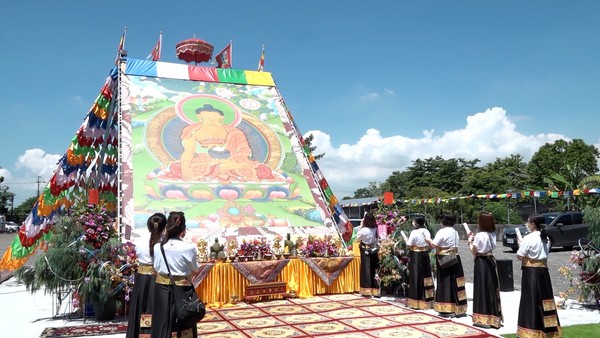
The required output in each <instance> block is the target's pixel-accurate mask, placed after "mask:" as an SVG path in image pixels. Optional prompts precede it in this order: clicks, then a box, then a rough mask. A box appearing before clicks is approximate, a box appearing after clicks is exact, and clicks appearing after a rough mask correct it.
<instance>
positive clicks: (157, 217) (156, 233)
mask: <svg viewBox="0 0 600 338" xmlns="http://www.w3.org/2000/svg"><path fill="white" fill-rule="evenodd" d="M146 226H147V227H148V231H150V243H149V245H150V256H152V257H154V244H156V243H158V242H159V241H160V236H161V235H162V233H163V231H164V230H165V227H166V226H167V217H165V215H164V214H163V213H161V212H157V213H155V214H154V215H152V216H150V217H149V218H148V221H147V222H146Z"/></svg>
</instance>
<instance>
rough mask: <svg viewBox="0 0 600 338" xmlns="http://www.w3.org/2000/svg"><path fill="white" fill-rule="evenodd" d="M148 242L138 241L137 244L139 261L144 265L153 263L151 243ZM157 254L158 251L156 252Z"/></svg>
mask: <svg viewBox="0 0 600 338" xmlns="http://www.w3.org/2000/svg"><path fill="white" fill-rule="evenodd" d="M148 242H149V240H148V241H146V242H138V243H137V244H136V245H135V254H136V255H137V260H138V263H140V264H143V265H152V256H150V246H149V245H150V243H148ZM154 255H155V256H156V251H155V252H154Z"/></svg>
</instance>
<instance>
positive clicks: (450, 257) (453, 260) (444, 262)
mask: <svg viewBox="0 0 600 338" xmlns="http://www.w3.org/2000/svg"><path fill="white" fill-rule="evenodd" d="M437 259H438V264H439V265H440V268H442V269H447V268H449V267H451V266H454V265H456V264H458V258H457V257H456V254H455V253H450V254H447V255H438V256H437Z"/></svg>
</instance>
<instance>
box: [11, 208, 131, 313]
mask: <svg viewBox="0 0 600 338" xmlns="http://www.w3.org/2000/svg"><path fill="white" fill-rule="evenodd" d="M136 264H137V257H136V255H135V246H134V245H133V244H132V243H129V242H128V243H121V242H120V240H119V238H118V236H117V234H116V231H115V230H114V227H113V221H112V218H111V217H110V216H109V215H108V212H107V210H106V209H105V208H103V207H101V206H98V205H86V206H84V207H82V208H81V209H77V210H74V211H73V212H71V213H70V214H69V215H67V216H63V217H61V218H60V219H59V220H58V222H57V223H56V224H55V225H54V229H53V235H52V237H51V239H50V240H49V243H48V248H47V250H46V252H45V253H44V254H43V255H42V256H40V257H39V258H38V259H37V260H36V262H35V264H34V265H33V266H31V267H30V266H24V267H21V268H20V269H18V270H17V271H16V273H15V274H16V276H17V278H19V279H20V280H21V281H23V283H24V284H25V285H26V287H27V289H28V290H29V291H31V292H35V291H38V290H40V289H42V288H45V289H46V291H57V290H60V289H75V290H76V296H77V297H78V298H80V299H78V300H79V302H78V303H79V304H86V303H90V302H91V303H96V304H97V305H98V306H96V308H97V309H98V311H97V312H98V313H96V311H95V315H96V316H97V319H99V320H104V319H110V318H103V317H102V316H101V311H100V309H101V308H106V309H107V310H108V315H109V316H112V317H113V318H114V315H115V308H116V305H117V301H119V302H121V303H122V304H124V303H125V302H126V300H127V298H128V295H129V293H130V291H131V286H132V285H133V276H132V275H133V271H134V269H135V268H136ZM111 312H112V313H111ZM98 317H100V318H98Z"/></svg>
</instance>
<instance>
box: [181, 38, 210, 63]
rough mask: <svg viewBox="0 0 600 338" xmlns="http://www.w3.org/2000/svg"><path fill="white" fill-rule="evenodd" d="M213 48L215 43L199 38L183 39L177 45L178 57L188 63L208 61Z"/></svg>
mask: <svg viewBox="0 0 600 338" xmlns="http://www.w3.org/2000/svg"><path fill="white" fill-rule="evenodd" d="M213 50H214V47H213V45H211V44H210V43H208V42H206V41H204V40H201V39H198V38H191V39H187V40H183V41H181V42H179V43H178V44H177V45H176V46H175V51H176V52H177V58H179V59H180V60H183V61H185V62H188V63H189V62H195V63H200V62H208V60H210V59H211V57H212V53H213Z"/></svg>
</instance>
